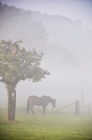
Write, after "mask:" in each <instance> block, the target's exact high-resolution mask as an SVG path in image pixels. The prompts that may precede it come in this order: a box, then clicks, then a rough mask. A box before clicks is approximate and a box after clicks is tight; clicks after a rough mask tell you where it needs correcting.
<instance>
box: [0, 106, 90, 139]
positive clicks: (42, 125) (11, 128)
mask: <svg viewBox="0 0 92 140" xmlns="http://www.w3.org/2000/svg"><path fill="white" fill-rule="evenodd" d="M35 112H36V115H34V116H33V115H32V114H31V112H30V114H29V115H26V113H25V109H24V108H20V109H19V108H18V109H17V110H16V121H14V122H8V121H6V111H5V110H4V109H0V140H92V116H82V115H74V114H73V113H72V114H68V113H52V112H51V111H47V112H46V116H45V117H44V116H42V113H41V112H38V110H36V111H35Z"/></svg>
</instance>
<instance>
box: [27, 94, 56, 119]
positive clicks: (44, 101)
mask: <svg viewBox="0 0 92 140" xmlns="http://www.w3.org/2000/svg"><path fill="white" fill-rule="evenodd" d="M49 103H51V104H52V106H53V107H54V108H55V103H56V99H53V98H51V97H50V96H45V95H44V96H42V97H38V96H35V95H32V96H29V97H28V99H27V110H26V113H27V114H29V109H31V111H32V114H33V115H34V111H33V107H34V106H35V105H36V106H42V107H43V115H44V116H45V109H46V106H47V105H48V104H49Z"/></svg>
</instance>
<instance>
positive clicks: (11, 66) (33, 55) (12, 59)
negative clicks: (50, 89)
mask: <svg viewBox="0 0 92 140" xmlns="http://www.w3.org/2000/svg"><path fill="white" fill-rule="evenodd" d="M19 43H21V41H17V42H12V41H10V40H8V41H5V40H1V42H0V81H1V82H3V83H5V84H6V85H7V84H14V85H16V84H17V83H18V82H19V81H21V80H23V81H24V80H26V79H29V80H32V81H33V82H38V81H40V80H41V79H42V78H45V75H48V74H49V72H48V71H47V70H44V69H42V68H40V61H41V59H42V57H43V53H42V52H40V53H37V52H36V50H35V49H33V50H32V51H27V50H26V49H25V48H22V47H20V46H19Z"/></svg>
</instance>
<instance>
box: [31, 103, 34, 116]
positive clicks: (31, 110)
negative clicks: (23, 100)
mask: <svg viewBox="0 0 92 140" xmlns="http://www.w3.org/2000/svg"><path fill="white" fill-rule="evenodd" d="M33 107H34V106H33V105H31V107H30V108H31V111H32V114H33V115H34V111H33Z"/></svg>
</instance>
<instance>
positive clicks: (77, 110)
mask: <svg viewBox="0 0 92 140" xmlns="http://www.w3.org/2000/svg"><path fill="white" fill-rule="evenodd" d="M75 114H76V115H79V114H80V103H79V101H75Z"/></svg>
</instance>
